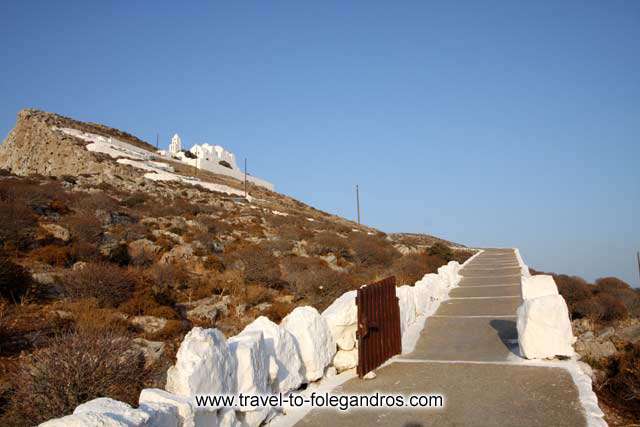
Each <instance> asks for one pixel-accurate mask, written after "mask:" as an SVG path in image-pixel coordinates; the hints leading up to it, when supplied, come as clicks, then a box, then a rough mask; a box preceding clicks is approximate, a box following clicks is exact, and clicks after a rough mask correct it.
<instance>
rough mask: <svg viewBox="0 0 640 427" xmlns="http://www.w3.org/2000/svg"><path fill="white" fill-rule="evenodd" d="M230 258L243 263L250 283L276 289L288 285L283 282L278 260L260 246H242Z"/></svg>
mask: <svg viewBox="0 0 640 427" xmlns="http://www.w3.org/2000/svg"><path fill="white" fill-rule="evenodd" d="M230 258H231V260H233V261H240V262H241V263H242V265H243V266H244V278H245V280H246V281H248V282H251V283H255V284H263V285H266V286H268V287H272V288H275V289H280V288H282V287H283V286H284V285H286V283H285V282H284V281H283V280H282V274H281V272H280V265H279V263H278V259H277V258H276V257H275V256H273V254H272V253H271V252H270V251H268V250H266V249H265V248H264V247H262V246H260V245H247V246H242V247H240V248H239V249H238V250H237V251H235V253H233V254H231V255H230Z"/></svg>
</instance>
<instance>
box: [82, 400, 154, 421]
mask: <svg viewBox="0 0 640 427" xmlns="http://www.w3.org/2000/svg"><path fill="white" fill-rule="evenodd" d="M73 414H74V415H81V414H98V415H104V416H106V417H108V418H112V419H114V420H116V421H118V422H123V423H124V424H125V425H128V426H146V425H148V424H147V423H148V421H149V418H150V417H149V414H147V413H146V412H143V411H140V410H138V409H133V408H132V407H131V406H130V405H129V404H127V403H124V402H120V401H118V400H114V399H110V398H108V397H99V398H97V399H93V400H90V401H88V402H85V403H82V404H80V405H78V406H77V407H76V409H75V410H74V411H73Z"/></svg>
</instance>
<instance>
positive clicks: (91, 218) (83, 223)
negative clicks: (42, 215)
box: [65, 213, 102, 243]
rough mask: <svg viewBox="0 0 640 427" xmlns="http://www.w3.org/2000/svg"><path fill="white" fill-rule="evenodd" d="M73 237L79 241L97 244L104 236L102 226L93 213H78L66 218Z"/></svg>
mask: <svg viewBox="0 0 640 427" xmlns="http://www.w3.org/2000/svg"><path fill="white" fill-rule="evenodd" d="M65 224H66V225H67V226H68V227H69V231H70V232H71V236H73V237H74V238H75V239H76V240H78V241H84V242H89V243H95V242H96V241H97V240H98V237H100V235H101V234H102V224H101V223H100V221H98V218H96V216H95V215H94V214H93V213H77V214H74V215H70V216H68V217H67V218H66V220H65Z"/></svg>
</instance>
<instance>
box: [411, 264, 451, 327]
mask: <svg viewBox="0 0 640 427" xmlns="http://www.w3.org/2000/svg"><path fill="white" fill-rule="evenodd" d="M444 288H445V286H444V283H443V282H442V279H441V278H440V276H438V275H437V274H433V273H430V274H425V275H424V277H423V278H422V279H420V280H418V281H417V282H416V284H415V285H414V287H413V297H414V300H415V305H416V314H417V315H418V316H420V315H423V314H424V315H428V314H431V312H432V311H433V309H434V308H435V306H436V305H437V303H436V302H437V301H439V300H441V299H443V298H444V293H445V292H446V291H444Z"/></svg>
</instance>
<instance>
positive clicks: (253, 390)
mask: <svg viewBox="0 0 640 427" xmlns="http://www.w3.org/2000/svg"><path fill="white" fill-rule="evenodd" d="M228 344H229V351H230V353H231V356H232V357H233V358H235V361H236V366H237V377H236V379H237V382H236V390H237V392H238V393H243V394H245V395H246V394H254V395H255V394H267V393H268V392H270V391H271V390H270V378H269V360H270V358H269V355H268V353H267V351H266V349H265V345H264V339H263V337H262V332H261V331H247V332H245V333H243V334H240V335H236V336H235V337H231V338H229V341H228ZM274 363H275V361H274ZM241 410H242V411H243V412H245V413H244V414H238V415H239V416H240V418H242V419H243V420H244V422H245V423H246V424H247V425H249V426H256V427H257V426H259V425H260V424H261V423H262V421H264V419H265V418H266V417H267V415H268V414H269V410H268V409H257V410H251V408H241ZM247 412H251V414H247Z"/></svg>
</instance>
